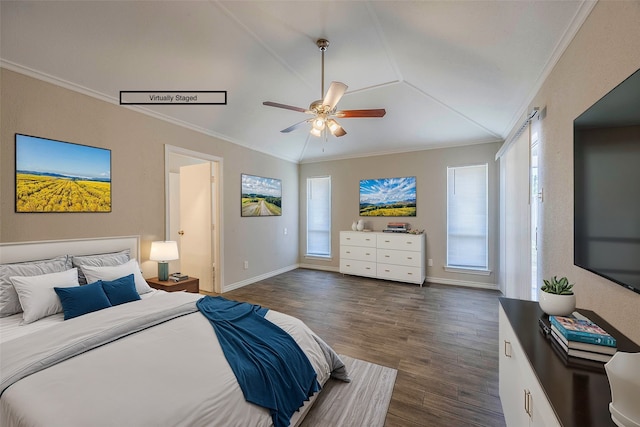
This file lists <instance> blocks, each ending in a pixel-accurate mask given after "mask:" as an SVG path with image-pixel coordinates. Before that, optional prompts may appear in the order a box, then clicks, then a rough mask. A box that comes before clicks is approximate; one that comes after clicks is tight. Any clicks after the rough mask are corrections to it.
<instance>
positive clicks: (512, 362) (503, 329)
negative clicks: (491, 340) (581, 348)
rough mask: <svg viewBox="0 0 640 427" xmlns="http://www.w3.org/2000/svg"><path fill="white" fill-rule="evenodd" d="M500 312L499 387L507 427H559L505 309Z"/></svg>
mask: <svg viewBox="0 0 640 427" xmlns="http://www.w3.org/2000/svg"><path fill="white" fill-rule="evenodd" d="M499 308H500V309H499V312H498V313H499V314H498V318H499V323H498V324H499V329H498V337H499V341H498V343H499V348H498V351H499V361H498V371H499V380H498V381H499V383H498V384H499V390H500V400H501V402H502V412H503V413H504V419H505V421H506V424H507V427H512V426H513V427H520V426H530V427H534V426H536V427H556V426H560V423H559V422H558V418H557V417H556V415H555V412H554V410H553V408H552V407H551V404H550V403H549V400H548V399H547V396H546V394H545V393H544V391H543V390H542V386H541V385H540V383H539V382H538V379H537V378H536V376H535V374H534V373H533V369H532V368H531V365H530V363H529V360H528V359H527V356H526V354H525V352H524V349H523V348H522V347H521V346H520V343H519V342H518V339H517V337H516V336H515V333H514V332H513V328H512V327H511V323H509V319H507V315H506V314H505V312H504V310H503V308H502V305H500V306H499Z"/></svg>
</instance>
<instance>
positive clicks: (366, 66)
mask: <svg viewBox="0 0 640 427" xmlns="http://www.w3.org/2000/svg"><path fill="white" fill-rule="evenodd" d="M0 4H1V10H0V12H1V18H2V21H1V34H0V42H1V45H0V57H1V59H2V66H3V67H6V68H8V69H14V70H17V71H20V72H23V73H26V74H30V75H35V76H36V77H39V78H43V79H45V80H49V81H53V82H55V83H57V84H61V85H63V86H65V87H70V88H73V89H76V90H80V91H81V92H84V93H89V94H91V95H93V96H98V97H99V98H102V99H106V100H109V101H111V102H116V103H117V102H119V94H120V91H130V90H145V91H153V90H156V91H160V90H168V91H174V90H175V91H187V90H194V91H198V90H202V91H205V90H226V91H227V105H190V106H184V105H180V106H178V105H161V106H151V105H149V106H144V107H132V108H136V109H143V110H144V111H146V112H147V113H150V114H153V115H156V116H161V117H163V118H165V119H168V120H171V121H174V122H177V123H180V124H182V125H185V126H188V127H190V128H194V129H198V130H200V131H202V132H205V133H207V134H210V135H214V136H216V137H219V138H223V139H225V140H228V141H231V142H233V143H236V144H240V145H243V146H246V147H250V148H252V149H255V150H259V151H262V152H266V153H269V154H272V155H274V156H277V157H280V158H283V159H287V160H291V161H294V162H310V161H316V160H320V159H335V158H349V157H356V156H365V155H371V154H382V153H394V152H406V151H414V150H422V149H428V148H436V147H446V146H459V145H469V144H478V143H486V142H493V141H502V140H504V139H507V137H508V136H509V133H510V132H511V131H512V129H513V128H514V127H516V126H518V125H519V124H520V122H521V121H522V120H523V118H524V115H525V114H526V113H527V108H528V107H529V103H530V102H531V99H532V97H533V95H534V94H535V92H536V91H537V89H538V88H539V86H540V84H541V83H542V81H543V80H544V78H545V77H546V75H547V73H548V72H549V71H550V68H551V67H552V66H553V65H554V64H555V62H556V61H557V59H558V57H559V56H560V54H561V53H562V51H563V50H564V48H565V47H566V46H567V44H568V43H569V42H570V41H571V38H572V37H573V35H574V34H575V32H576V31H577V29H578V28H579V27H580V25H581V24H582V22H583V21H584V19H586V16H587V15H588V13H589V11H590V10H591V8H592V7H593V4H594V3H593V1H591V0H589V1H570V0H563V1H530V0H521V1H370V2H365V1H268V0H267V1H193V2H190V1H136V2H133V1H128V2H119V1H118V2H117V1H103V2H96V1H79V2H71V1H62V2H57V1H42V2H32V1H28V2H27V1H19V2H10V1H5V0H3V1H2V2H0ZM318 38H327V39H328V40H329V42H330V46H329V48H328V49H327V52H326V54H325V82H326V86H327V87H328V85H329V83H330V82H331V81H333V80H336V81H341V82H344V83H346V84H347V85H348V86H349V89H348V90H347V93H346V94H345V95H344V97H343V98H342V99H341V101H340V102H339V104H338V109H363V108H385V109H386V111H387V114H386V116H385V117H383V118H375V119H372V118H368V119H362V118H359V119H354V118H352V119H340V120H339V121H340V124H341V125H342V126H343V127H344V128H345V130H346V131H347V135H346V136H344V137H341V138H334V137H331V136H330V137H329V138H328V140H326V141H325V140H323V139H319V138H315V137H312V136H310V135H309V133H308V131H307V130H306V129H305V128H302V129H298V130H296V131H294V132H292V133H289V134H283V133H280V130H282V129H284V128H286V127H288V126H290V125H292V124H294V123H296V122H299V121H301V120H304V119H305V118H307V116H305V115H304V114H303V113H299V112H295V111H289V110H284V109H278V108H273V107H267V106H263V105H262V102H263V101H273V102H278V103H283V104H288V105H293V106H298V107H303V108H308V106H309V104H310V103H311V102H312V101H314V100H316V99H319V98H321V82H320V80H321V72H320V70H321V54H320V51H319V50H318V48H317V46H316V40H317V39H318Z"/></svg>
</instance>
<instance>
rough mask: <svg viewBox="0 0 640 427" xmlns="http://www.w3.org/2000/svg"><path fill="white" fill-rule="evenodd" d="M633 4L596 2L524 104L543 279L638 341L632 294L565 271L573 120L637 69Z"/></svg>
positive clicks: (638, 17)
mask: <svg viewBox="0 0 640 427" xmlns="http://www.w3.org/2000/svg"><path fill="white" fill-rule="evenodd" d="M639 22H640V2H638V1H604V2H603V1H600V2H598V4H597V5H596V6H595V7H594V9H593V11H592V12H591V15H590V16H589V17H588V18H587V20H586V22H585V23H584V25H583V26H582V28H581V29H580V31H579V32H578V34H577V35H576V37H575V38H574V40H573V41H572V43H571V44H570V45H569V47H568V48H567V50H566V51H565V53H564V54H563V55H562V57H561V59H560V61H559V62H558V64H557V65H556V66H555V68H554V69H553V71H552V72H551V74H550V75H549V77H548V78H547V79H546V80H545V82H544V84H543V86H542V87H541V89H540V91H539V92H538V93H537V94H536V96H535V99H534V100H533V102H532V104H531V106H532V107H533V106H539V107H546V108H547V111H546V117H544V118H543V119H542V120H540V121H537V122H534V127H533V131H537V132H538V133H539V136H540V140H541V158H542V170H541V181H540V182H541V185H542V187H543V188H544V202H543V203H542V206H541V209H542V230H541V231H542V258H541V260H540V265H541V268H542V275H543V277H550V276H553V275H564V276H567V277H568V278H569V279H570V280H571V281H572V282H575V283H576V285H575V289H576V298H577V303H578V307H584V308H588V309H592V310H594V311H595V312H596V313H598V314H599V315H600V316H602V317H603V318H605V319H606V320H607V321H608V322H610V323H611V324H613V325H614V326H615V327H617V328H618V329H620V331H622V332H623V333H625V334H626V335H627V336H629V337H630V338H631V339H633V340H634V341H635V342H637V343H640V328H638V325H640V295H638V294H636V293H634V292H632V291H630V290H627V289H625V288H622V287H621V286H618V285H616V284H614V283H612V282H610V281H608V280H605V279H603V278H601V277H599V276H596V275H595V274H592V273H590V272H588V271H586V270H583V269H581V268H578V267H576V266H574V265H573V120H574V119H575V118H576V117H578V116H579V115H580V114H581V113H582V112H584V111H585V110H586V109H587V108H589V107H590V106H591V105H592V104H593V103H595V102H596V101H597V100H598V99H600V98H601V97H602V96H603V95H605V94H606V93H607V92H608V91H610V90H611V89H613V88H614V87H615V86H616V85H617V84H618V83H620V82H621V81H622V80H624V79H625V78H626V77H628V76H629V75H631V74H632V73H633V72H635V71H636V70H637V69H638V68H639V67H640V30H639V29H638V28H639V27H638V23H639Z"/></svg>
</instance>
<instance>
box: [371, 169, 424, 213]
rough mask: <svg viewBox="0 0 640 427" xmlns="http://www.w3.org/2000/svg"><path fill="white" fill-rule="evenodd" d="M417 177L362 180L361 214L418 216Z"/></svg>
mask: <svg viewBox="0 0 640 427" xmlns="http://www.w3.org/2000/svg"><path fill="white" fill-rule="evenodd" d="M416 201H417V192H416V177H415V176H407V177H400V178H377V179H363V180H360V209H359V214H360V216H387V217H408V216H416Z"/></svg>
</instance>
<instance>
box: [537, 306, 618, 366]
mask: <svg viewBox="0 0 640 427" xmlns="http://www.w3.org/2000/svg"><path fill="white" fill-rule="evenodd" d="M549 322H550V324H551V336H552V338H553V339H552V340H551V341H552V343H553V344H554V345H556V346H557V347H559V348H560V349H561V350H562V352H564V354H565V355H566V356H567V357H568V358H579V359H586V360H593V361H596V362H603V363H606V362H608V361H609V360H610V359H611V357H612V356H613V355H614V354H615V352H616V350H617V347H616V339H615V338H614V337H612V336H611V335H609V334H608V333H607V332H606V331H605V330H604V329H602V328H601V327H600V326H598V325H596V324H595V323H593V322H592V321H591V320H589V319H587V318H585V317H584V316H581V315H579V314H577V313H574V315H572V316H549Z"/></svg>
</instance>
